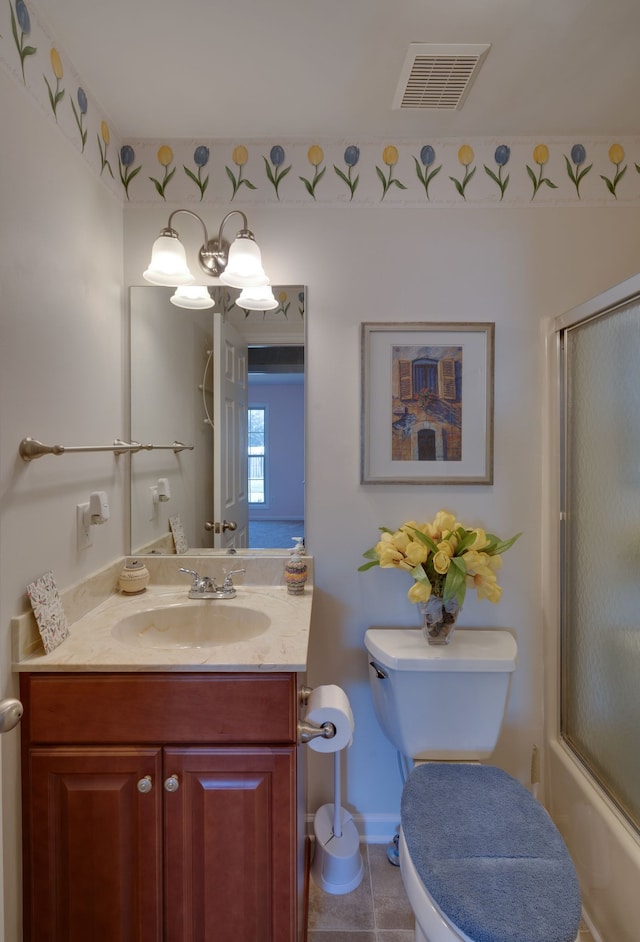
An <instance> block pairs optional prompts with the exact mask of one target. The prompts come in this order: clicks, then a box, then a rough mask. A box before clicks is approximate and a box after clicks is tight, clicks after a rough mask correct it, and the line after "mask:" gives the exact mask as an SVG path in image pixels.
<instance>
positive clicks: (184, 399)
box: [129, 285, 307, 555]
mask: <svg viewBox="0 0 640 942" xmlns="http://www.w3.org/2000/svg"><path fill="white" fill-rule="evenodd" d="M174 290H175V289H173V288H163V287H155V286H144V287H132V288H131V289H130V357H129V361H130V423H131V424H130V429H129V432H130V440H131V441H135V442H139V443H140V445H141V449H140V450H139V451H136V452H135V453H133V454H132V456H131V482H130V500H131V505H130V519H131V543H130V551H131V553H132V554H135V555H141V554H146V553H163V554H164V553H167V554H168V553H175V552H189V553H202V552H205V553H206V552H216V551H221V552H226V551H228V549H229V548H233V549H236V550H240V551H242V550H243V549H245V548H248V549H249V550H254V549H261V550H264V549H269V550H273V549H276V550H283V551H285V550H288V549H290V548H291V547H292V546H293V542H292V538H293V537H294V536H301V537H304V435H305V432H304V344H305V334H306V316H307V312H306V290H305V288H304V287H303V286H301V285H284V286H274V287H273V293H274V295H275V297H276V299H277V301H278V307H277V308H276V309H275V310H272V311H247V310H245V309H243V308H240V307H238V305H237V304H235V300H236V298H237V297H238V296H239V294H240V292H239V290H238V289H234V288H227V287H222V286H220V287H211V288H209V291H210V293H211V296H212V298H213V299H214V301H215V306H214V307H212V308H209V309H206V310H188V309H185V308H180V307H176V306H175V305H174V304H172V303H171V301H170V298H171V296H172V294H173V293H174ZM149 446H153V447H152V448H151V447H149ZM181 446H184V447H181ZM229 524H231V526H229Z"/></svg>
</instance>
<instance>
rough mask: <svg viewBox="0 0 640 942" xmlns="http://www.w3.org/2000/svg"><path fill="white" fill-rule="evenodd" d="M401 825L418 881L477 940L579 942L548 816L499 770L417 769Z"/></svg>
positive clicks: (567, 870) (573, 903)
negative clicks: (418, 876)
mask: <svg viewBox="0 0 640 942" xmlns="http://www.w3.org/2000/svg"><path fill="white" fill-rule="evenodd" d="M401 822H402V830H403V833H404V838H405V841H406V843H407V848H408V850H409V853H410V855H411V859H412V861H413V863H414V866H415V868H416V870H417V872H418V874H419V875H420V878H421V880H422V882H423V883H424V885H425V887H426V888H427V890H428V891H429V893H430V894H431V896H432V898H433V899H434V900H435V902H436V903H437V905H438V906H439V908H440V909H441V910H442V912H443V913H444V915H445V916H446V917H447V918H448V919H449V920H450V921H451V922H453V923H454V925H456V926H458V927H459V928H460V929H462V931H463V932H465V933H466V934H467V935H468V936H469V937H470V938H471V939H473V940H474V942H574V940H575V938H576V936H577V934H578V929H579V926H580V906H581V902H580V889H579V886H578V879H577V877H576V873H575V869H574V866H573V863H572V861H571V857H570V856H569V851H568V850H567V848H566V845H565V843H564V841H563V839H562V837H561V835H560V833H559V831H558V830H557V828H556V826H555V825H554V824H553V822H552V820H551V818H550V817H549V815H548V814H547V812H546V811H545V809H544V808H543V807H542V805H541V804H540V803H539V802H538V801H536V799H535V798H533V797H532V795H531V794H530V793H529V792H528V791H527V789H526V788H524V786H522V785H521V784H520V782H518V781H516V779H514V778H512V777H511V776H510V775H507V773H506V772H503V771H502V770H501V769H497V768H495V767H493V766H486V765H485V766H481V765H456V764H452V763H446V762H434V763H429V764H427V765H419V766H417V767H416V768H415V769H414V770H413V771H412V772H411V774H410V775H409V777H408V779H407V782H406V784H405V787H404V790H403V792H402V808H401Z"/></svg>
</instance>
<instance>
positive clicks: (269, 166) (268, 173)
mask: <svg viewBox="0 0 640 942" xmlns="http://www.w3.org/2000/svg"><path fill="white" fill-rule="evenodd" d="M262 159H263V160H264V166H265V170H266V171H267V177H268V178H269V182H270V183H272V184H273V186H275V185H276V181H275V179H274V176H273V173H272V172H271V164H270V163H269V161H268V160H267V158H266V157H265V156H264V155H263V157H262Z"/></svg>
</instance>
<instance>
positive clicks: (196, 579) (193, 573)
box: [178, 567, 200, 586]
mask: <svg viewBox="0 0 640 942" xmlns="http://www.w3.org/2000/svg"><path fill="white" fill-rule="evenodd" d="M178 571H179V572H186V573H188V575H190V576H193V582H192V585H193V586H197V585H198V583H199V582H200V576H199V574H198V573H197V572H196V571H195V569H183V568H182V567H180V569H179V570H178Z"/></svg>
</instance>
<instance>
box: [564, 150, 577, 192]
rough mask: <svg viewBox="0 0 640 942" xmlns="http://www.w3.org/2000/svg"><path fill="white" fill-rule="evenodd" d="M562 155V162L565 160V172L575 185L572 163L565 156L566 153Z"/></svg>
mask: <svg viewBox="0 0 640 942" xmlns="http://www.w3.org/2000/svg"><path fill="white" fill-rule="evenodd" d="M562 156H563V157H564V162H565V164H566V165H567V173H568V175H569V179H570V180H571V182H572V183H573V184H574V185H575V186H577V185H578V181H577V180H576V175H575V173H574V172H573V165H572V163H571V161H570V160H569V158H568V157H567V155H566V154H563V155H562Z"/></svg>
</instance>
